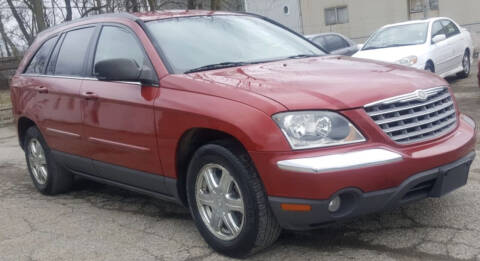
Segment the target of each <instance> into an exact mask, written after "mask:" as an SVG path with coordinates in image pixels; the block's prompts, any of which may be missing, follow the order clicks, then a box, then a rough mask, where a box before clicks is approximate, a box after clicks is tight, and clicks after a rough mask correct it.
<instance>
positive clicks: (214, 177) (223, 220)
mask: <svg viewBox="0 0 480 261" xmlns="http://www.w3.org/2000/svg"><path fill="white" fill-rule="evenodd" d="M195 195H196V203H197V208H198V210H199V213H200V216H201V218H202V221H203V223H204V224H205V225H206V227H207V228H208V230H210V232H211V233H212V234H213V235H215V236H216V237H217V238H219V239H221V240H232V239H235V238H236V237H237V236H238V235H239V234H240V232H241V231H242V228H243V225H244V222H245V206H244V201H243V197H242V192H241V191H240V188H239V186H238V184H237V182H236V181H235V180H234V178H233V176H232V175H231V174H230V172H229V171H228V170H227V169H225V168H224V167H222V166H221V165H218V164H213V163H212V164H206V165H205V166H203V167H202V169H201V170H200V172H199V174H198V176H197V180H196V183H195Z"/></svg>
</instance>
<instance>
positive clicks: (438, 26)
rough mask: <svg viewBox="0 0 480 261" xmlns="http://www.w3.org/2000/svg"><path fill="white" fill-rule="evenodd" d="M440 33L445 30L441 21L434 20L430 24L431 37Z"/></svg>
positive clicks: (443, 32)
mask: <svg viewBox="0 0 480 261" xmlns="http://www.w3.org/2000/svg"><path fill="white" fill-rule="evenodd" d="M441 34H445V30H444V28H443V25H442V23H440V21H436V22H434V23H433V25H432V39H433V38H434V37H435V36H437V35H441Z"/></svg>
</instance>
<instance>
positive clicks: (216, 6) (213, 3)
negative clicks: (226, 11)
mask: <svg viewBox="0 0 480 261" xmlns="http://www.w3.org/2000/svg"><path fill="white" fill-rule="evenodd" d="M221 3H222V1H221V0H210V9H212V10H220V8H221V6H220V5H221Z"/></svg>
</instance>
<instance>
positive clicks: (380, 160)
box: [277, 149, 403, 173]
mask: <svg viewBox="0 0 480 261" xmlns="http://www.w3.org/2000/svg"><path fill="white" fill-rule="evenodd" d="M402 159H403V157H402V155H400V154H398V153H396V152H392V151H389V150H386V149H368V150H361V151H354V152H347V153H343V154H332V155H326V156H319V157H312V158H298V159H290V160H282V161H278V162H277V166H278V167H279V168H280V169H283V170H288V171H294V172H304V173H325V172H335V171H342V170H349V169H358V168H365V167H371V166H377V165H384V164H388V163H393V162H397V161H401V160H402Z"/></svg>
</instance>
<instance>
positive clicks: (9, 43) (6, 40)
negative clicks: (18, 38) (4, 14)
mask: <svg viewBox="0 0 480 261" xmlns="http://www.w3.org/2000/svg"><path fill="white" fill-rule="evenodd" d="M0 35H1V36H2V39H3V42H4V43H5V50H6V51H7V56H11V55H12V53H13V55H14V56H18V50H17V47H15V45H14V44H13V42H12V40H10V38H9V37H8V35H7V33H6V32H5V28H4V27H3V22H2V20H1V17H0ZM9 46H10V48H9ZM10 50H12V53H11V52H10Z"/></svg>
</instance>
